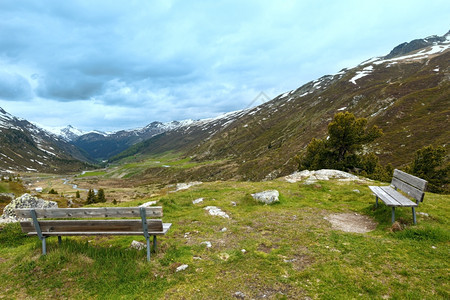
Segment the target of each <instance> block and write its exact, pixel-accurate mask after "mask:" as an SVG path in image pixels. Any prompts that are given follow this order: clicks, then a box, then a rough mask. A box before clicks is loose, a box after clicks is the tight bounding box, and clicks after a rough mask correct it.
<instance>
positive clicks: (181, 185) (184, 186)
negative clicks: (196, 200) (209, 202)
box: [175, 181, 203, 192]
mask: <svg viewBox="0 0 450 300" xmlns="http://www.w3.org/2000/svg"><path fill="white" fill-rule="evenodd" d="M202 183H203V182H201V181H193V182H187V183H177V185H176V187H175V192H178V191H181V190H187V189H188V188H190V187H191V186H194V185H199V184H202Z"/></svg>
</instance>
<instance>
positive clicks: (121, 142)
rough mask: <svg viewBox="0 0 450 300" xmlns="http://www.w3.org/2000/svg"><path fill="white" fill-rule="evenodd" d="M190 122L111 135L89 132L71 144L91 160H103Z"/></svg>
mask: <svg viewBox="0 0 450 300" xmlns="http://www.w3.org/2000/svg"><path fill="white" fill-rule="evenodd" d="M190 122H191V121H190V120H187V121H181V122H178V121H173V122H168V123H161V122H153V123H150V124H149V125H147V126H145V127H143V128H139V129H134V130H121V131H117V132H113V133H101V132H89V133H86V134H82V135H79V136H77V137H75V138H73V139H72V143H73V144H74V145H76V146H77V147H79V148H80V149H83V150H84V151H86V152H87V153H88V154H89V156H90V157H92V158H93V159H96V160H104V159H108V158H110V157H112V156H114V155H116V154H118V153H120V152H122V151H124V150H126V149H128V148H129V147H131V146H132V145H134V144H136V143H139V142H142V141H145V140H147V139H149V138H151V137H153V136H155V135H158V134H160V133H163V132H165V131H167V130H171V129H175V128H177V127H179V126H182V125H185V124H189V123H190Z"/></svg>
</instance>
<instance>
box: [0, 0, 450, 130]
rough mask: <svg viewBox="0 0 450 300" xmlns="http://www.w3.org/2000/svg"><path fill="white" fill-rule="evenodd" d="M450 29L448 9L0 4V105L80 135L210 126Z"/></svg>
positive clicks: (322, 4) (408, 5) (388, 4)
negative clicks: (162, 125)
mask: <svg viewBox="0 0 450 300" xmlns="http://www.w3.org/2000/svg"><path fill="white" fill-rule="evenodd" d="M449 20H450V1H448V0H442V1H440V0H426V1H414V0H405V1H403V0H387V1H386V0H374V1H372V0H364V1H361V0H355V1H353V0H315V1H306V0H298V1H289V0H286V1H284V0H279V1H272V0H270V1H269V0H268V1H264V0H229V1H220V0H215V1H192V0H189V1H188V0H184V1H183V0H179V1H178V0H172V1H171V0H168V1H162V0H161V1H150V0H126V1H125V0H123V1H122V0H117V1H110V0H95V1H92V0H86V1H84V0H72V1H60V0H28V1H25V0H11V1H9V0H0V107H2V108H3V109H5V110H6V111H8V112H9V113H11V114H13V115H15V116H18V117H22V118H25V119H28V120H30V121H34V122H38V123H41V124H44V125H47V126H65V125H68V124H71V125H73V126H75V127H78V128H80V129H82V130H92V129H99V130H104V131H111V130H118V129H128V128H135V127H142V126H145V125H146V124H148V123H150V122H152V121H164V122H165V121H171V120H183V119H200V118H207V117H213V116H216V115H218V114H220V113H224V112H229V111H233V110H238V109H243V108H246V107H247V106H248V105H250V104H251V103H252V101H253V99H254V98H255V97H256V96H257V95H258V94H259V93H260V92H264V93H265V94H267V95H268V96H269V97H271V98H273V97H275V96H277V95H278V94H280V93H283V92H285V91H288V90H292V89H295V88H297V87H299V86H301V85H303V84H304V83H306V82H308V81H310V80H314V79H316V78H318V77H320V76H322V75H325V74H333V73H336V72H338V71H339V70H340V69H342V68H344V67H352V66H355V65H357V64H358V63H359V62H362V61H363V60H365V59H368V58H370V57H373V56H381V55H385V54H387V53H389V51H390V50H391V49H392V48H393V47H394V46H396V45H398V44H400V43H402V42H405V41H410V40H412V39H415V38H422V37H426V36H429V35H433V34H437V35H443V34H445V33H446V32H447V31H448V30H449V29H450V21H449ZM256 104H258V103H256Z"/></svg>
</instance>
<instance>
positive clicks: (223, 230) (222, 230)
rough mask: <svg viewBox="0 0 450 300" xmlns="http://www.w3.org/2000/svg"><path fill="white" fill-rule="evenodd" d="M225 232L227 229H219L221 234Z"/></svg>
mask: <svg viewBox="0 0 450 300" xmlns="http://www.w3.org/2000/svg"><path fill="white" fill-rule="evenodd" d="M227 230H228V229H227V228H226V227H224V228H222V229H220V231H221V232H225V231H227Z"/></svg>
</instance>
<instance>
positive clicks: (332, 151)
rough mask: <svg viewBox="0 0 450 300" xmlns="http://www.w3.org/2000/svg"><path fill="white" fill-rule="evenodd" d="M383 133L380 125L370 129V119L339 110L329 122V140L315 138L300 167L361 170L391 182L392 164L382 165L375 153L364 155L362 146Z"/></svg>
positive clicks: (375, 177)
mask: <svg viewBox="0 0 450 300" xmlns="http://www.w3.org/2000/svg"><path fill="white" fill-rule="evenodd" d="M382 134H383V132H382V131H381V129H379V128H378V127H377V126H373V127H372V128H367V119H365V118H359V119H357V118H356V117H355V116H354V115H353V114H352V113H349V112H345V113H342V112H341V113H337V114H336V115H335V116H334V119H333V121H331V123H330V124H328V137H327V138H326V139H322V140H320V139H315V138H314V139H312V140H311V142H310V143H309V144H308V147H307V148H306V153H305V155H304V156H303V157H302V158H300V159H299V169H300V170H304V169H309V170H318V169H325V168H332V169H338V170H343V171H356V170H360V171H362V174H364V175H366V176H368V177H371V178H374V179H377V180H383V181H389V180H390V177H391V176H392V170H391V169H392V167H390V169H389V168H388V169H386V168H383V167H382V166H381V165H380V163H379V161H378V157H377V156H376V155H375V154H373V153H369V154H365V155H361V154H359V152H361V150H362V147H363V145H365V144H367V143H370V142H372V141H374V140H375V139H377V138H378V137H380V136H381V135H382Z"/></svg>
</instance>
